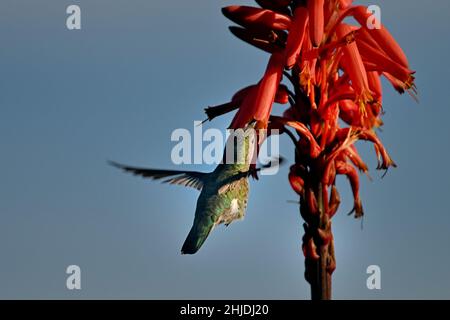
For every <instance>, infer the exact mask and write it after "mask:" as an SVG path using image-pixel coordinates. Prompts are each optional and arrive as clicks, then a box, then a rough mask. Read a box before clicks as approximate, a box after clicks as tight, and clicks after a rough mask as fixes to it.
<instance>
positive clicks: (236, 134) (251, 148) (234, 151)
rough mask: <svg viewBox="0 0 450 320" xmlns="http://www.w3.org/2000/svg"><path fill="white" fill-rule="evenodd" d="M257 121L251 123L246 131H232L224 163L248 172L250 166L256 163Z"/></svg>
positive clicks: (246, 127)
mask: <svg viewBox="0 0 450 320" xmlns="http://www.w3.org/2000/svg"><path fill="white" fill-rule="evenodd" d="M255 126H256V121H255V120H253V121H251V122H249V123H248V124H247V125H246V126H245V128H244V129H235V130H231V131H230V136H229V138H228V140H227V143H226V147H225V154H224V162H225V163H226V164H233V165H236V166H238V167H239V169H240V170H248V168H249V167H250V164H252V163H256V153H257V152H256V141H257V136H256V135H257V133H256V129H255Z"/></svg>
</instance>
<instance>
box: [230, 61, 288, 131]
mask: <svg viewBox="0 0 450 320" xmlns="http://www.w3.org/2000/svg"><path fill="white" fill-rule="evenodd" d="M283 68H284V55H283V54H281V53H274V54H272V56H271V58H270V60H269V64H268V66H267V69H266V72H265V74H264V76H263V78H262V80H261V81H260V83H259V84H258V86H257V88H256V90H254V91H252V92H251V93H250V94H248V95H247V96H246V98H245V99H244V101H243V102H242V105H241V107H240V108H239V111H238V113H237V114H236V116H235V118H234V119H233V122H232V123H231V128H233V129H237V128H243V127H245V125H246V124H247V123H248V122H250V121H251V120H256V121H258V122H259V124H258V128H267V124H268V121H269V117H270V112H271V110H272V105H273V102H274V100H275V96H276V93H277V90H278V86H279V84H280V81H281V77H282V75H283Z"/></svg>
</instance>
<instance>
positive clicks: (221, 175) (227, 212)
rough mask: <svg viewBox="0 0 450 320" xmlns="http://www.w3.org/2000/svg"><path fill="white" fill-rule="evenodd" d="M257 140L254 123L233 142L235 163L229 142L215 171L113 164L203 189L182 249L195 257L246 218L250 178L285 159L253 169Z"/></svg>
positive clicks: (139, 173) (152, 177)
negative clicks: (216, 233)
mask: <svg viewBox="0 0 450 320" xmlns="http://www.w3.org/2000/svg"><path fill="white" fill-rule="evenodd" d="M250 129H252V130H251V132H249V130H250ZM230 138H233V136H230ZM255 140H256V134H255V130H254V123H250V124H249V125H247V127H246V128H245V129H244V138H243V140H242V143H238V144H237V145H235V143H234V141H232V147H233V150H234V151H233V155H234V159H233V160H234V161H231V162H232V163H227V161H225V156H226V154H227V148H229V147H231V145H229V143H230V139H229V140H228V142H227V145H226V147H225V151H224V160H223V161H222V163H220V164H219V165H218V166H217V167H216V169H215V170H214V171H212V172H197V171H178V170H158V169H145V168H136V167H130V166H126V165H122V164H119V163H116V162H110V164H111V165H113V166H115V167H117V168H120V169H123V170H125V171H127V172H131V173H133V174H134V175H138V176H142V177H144V178H150V179H152V180H159V179H164V178H167V179H166V180H164V181H163V182H165V183H170V184H177V185H183V186H187V187H193V188H196V189H198V190H201V192H200V196H199V197H198V200H197V208H196V210H195V218H194V223H193V225H192V228H191V230H190V232H189V234H188V236H187V238H186V240H185V242H184V244H183V247H182V249H181V253H182V254H194V253H196V252H197V251H198V250H199V249H200V247H201V246H202V245H203V243H204V242H205V240H206V238H207V237H208V235H209V234H210V233H211V231H212V229H214V227H215V226H217V225H219V224H222V223H224V224H225V225H226V226H228V225H229V224H230V223H231V222H233V221H235V220H240V219H242V218H243V217H244V215H245V210H246V207H247V200H248V193H249V181H248V178H249V177H250V176H253V177H256V176H257V172H258V171H260V170H261V169H264V168H270V167H272V166H273V162H274V163H275V164H276V165H277V164H280V163H281V161H282V160H283V159H282V158H278V159H276V161H272V162H269V163H268V164H267V165H264V166H263V167H262V168H256V167H254V166H251V162H252V160H253V156H254V153H255V152H256V149H255ZM239 151H240V152H239ZM242 157H244V158H243V159H242ZM238 158H240V159H238Z"/></svg>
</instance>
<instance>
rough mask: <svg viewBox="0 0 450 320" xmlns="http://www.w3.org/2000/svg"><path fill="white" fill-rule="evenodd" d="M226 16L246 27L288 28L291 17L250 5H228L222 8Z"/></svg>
mask: <svg viewBox="0 0 450 320" xmlns="http://www.w3.org/2000/svg"><path fill="white" fill-rule="evenodd" d="M222 13H223V15H224V16H225V17H227V18H228V19H230V20H231V21H233V22H235V23H237V24H239V25H241V26H243V27H246V28H254V29H257V28H263V29H264V28H268V29H275V30H288V29H289V27H290V26H291V18H290V17H289V16H287V15H284V14H281V13H277V12H274V11H272V10H267V9H260V8H254V7H249V6H228V7H225V8H223V9H222Z"/></svg>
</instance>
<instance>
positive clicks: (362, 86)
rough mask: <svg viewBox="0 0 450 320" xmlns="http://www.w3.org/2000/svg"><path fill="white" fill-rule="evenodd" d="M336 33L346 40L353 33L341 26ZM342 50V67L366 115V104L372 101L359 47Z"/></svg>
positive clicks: (349, 28)
mask: <svg viewBox="0 0 450 320" xmlns="http://www.w3.org/2000/svg"><path fill="white" fill-rule="evenodd" d="M336 31H337V34H338V36H339V37H340V38H344V37H345V36H346V35H348V34H349V33H350V32H352V28H351V27H350V26H349V25H346V24H341V25H339V27H338V28H337V30H336ZM342 50H343V57H342V59H341V64H342V67H343V68H344V70H345V72H346V73H348V75H349V77H350V80H351V81H352V86H353V89H354V90H355V92H356V95H357V103H358V105H359V108H360V111H361V113H362V115H365V104H366V103H367V102H369V101H370V100H372V95H371V93H370V89H369V80H368V79H367V71H366V68H365V67H364V64H363V61H362V58H361V55H360V53H359V50H358V46H357V45H356V43H355V42H352V43H350V44H348V45H347V46H345V47H344V48H343V49H342Z"/></svg>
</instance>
